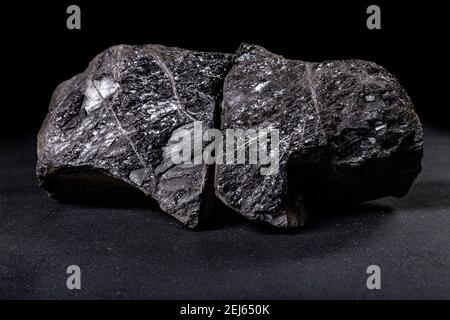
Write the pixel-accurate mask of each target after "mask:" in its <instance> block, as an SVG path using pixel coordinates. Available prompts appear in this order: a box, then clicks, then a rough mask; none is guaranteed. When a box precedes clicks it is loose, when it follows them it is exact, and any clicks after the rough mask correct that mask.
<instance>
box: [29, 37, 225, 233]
mask: <svg viewBox="0 0 450 320" xmlns="http://www.w3.org/2000/svg"><path fill="white" fill-rule="evenodd" d="M232 59H233V56H232V55H228V54H222V53H205V52H194V51H188V50H184V49H178V48H169V47H164V46H159V45H143V46H127V45H120V46H114V47H111V48H109V49H108V50H106V51H104V52H103V53H101V54H99V55H98V56H97V57H96V58H95V59H94V60H93V61H92V62H91V63H90V64H89V67H88V68H87V69H86V71H84V72H83V73H81V74H79V75H77V76H75V77H74V78H72V79H70V80H68V81H65V82H63V83H62V84H60V85H59V86H58V88H57V89H56V90H55V92H54V94H53V97H52V100H51V103H50V109H49V113H48V115H47V117H46V119H45V121H44V124H43V126H42V128H41V130H40V133H39V136H38V164H37V175H38V178H39V181H40V183H41V186H42V187H43V188H44V189H46V190H47V191H48V192H49V194H50V195H51V196H52V197H54V198H56V199H60V200H70V201H73V200H77V201H79V200H88V201H90V200H95V201H100V200H102V199H104V200H105V201H108V202H111V201H112V200H114V199H115V200H128V202H130V201H131V202H133V201H137V199H142V198H143V197H141V196H142V195H146V196H150V197H151V198H153V199H155V200H156V201H157V202H158V204H159V206H160V207H161V209H162V210H163V211H165V212H167V213H169V214H171V215H172V216H174V217H175V218H177V219H178V220H179V221H181V222H182V223H184V224H186V225H188V226H189V227H196V226H198V225H201V224H202V221H204V220H206V219H207V216H208V214H209V213H210V204H211V203H212V201H211V198H212V197H213V195H214V191H213V186H212V184H213V173H214V172H213V171H214V168H213V166H208V165H206V164H196V165H187V164H179V165H175V164H174V163H172V162H171V159H170V157H168V156H167V152H166V151H167V148H169V147H170V144H171V137H172V135H173V134H174V132H176V131H177V130H181V129H187V130H190V129H192V122H193V121H194V120H199V121H202V123H203V128H204V129H208V128H211V127H213V126H214V122H215V121H216V119H215V115H216V114H217V110H218V105H219V103H220V100H221V92H222V82H223V79H224V76H225V74H226V72H227V71H228V70H229V68H230V67H231V63H232Z"/></svg>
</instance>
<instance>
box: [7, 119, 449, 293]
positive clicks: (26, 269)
mask: <svg viewBox="0 0 450 320" xmlns="http://www.w3.org/2000/svg"><path fill="white" fill-rule="evenodd" d="M424 133H425V137H424V139H425V142H424V143H425V150H424V151H425V153H424V159H423V172H422V174H421V175H420V176H419V177H418V179H417V180H416V181H415V183H414V185H413V187H412V188H411V190H410V192H409V193H408V195H407V196H406V197H404V198H401V199H397V198H383V199H380V200H377V201H373V202H370V203H367V204H364V205H360V206H357V207H355V208H353V209H348V210H342V211H335V210H333V211H324V212H320V213H318V214H315V215H312V216H311V217H310V220H309V222H308V227H307V228H305V229H302V230H299V231H298V232H293V233H289V234H278V233H273V232H272V231H270V230H267V229H265V228H260V227H257V226H256V225H252V224H250V223H249V222H247V221H245V220H244V219H241V218H239V217H236V219H232V223H231V224H224V225H222V226H220V227H219V228H217V229H213V230H208V231H202V232H196V231H191V230H188V229H186V228H184V227H183V226H182V225H181V224H178V223H177V222H176V221H175V220H173V219H172V218H170V217H169V216H167V215H164V214H162V213H161V212H160V211H159V210H153V211H151V210H149V209H148V208H118V207H88V206H79V205H68V204H60V203H57V202H55V201H51V200H50V199H49V198H48V197H47V195H46V193H45V191H43V190H42V189H40V188H39V187H38V184H37V181H36V177H35V172H34V165H35V162H36V150H35V148H34V145H35V141H34V137H30V138H29V139H22V140H16V141H10V142H7V141H1V144H0V219H1V223H0V297H1V298H187V299H196V298H204V299H208V298H211V299H215V298H261V299H263V298H265V299H271V298H280V299H281V298H293V299H297V298H299V299H301V298H351V299H354V298H359V299H364V298H380V299H381V298H447V299H448V298H450V281H449V280H450V267H449V266H450V252H449V249H448V248H449V247H450V235H449V229H450V163H449V156H450V133H449V132H441V131H436V130H434V129H431V128H427V127H425V130H424ZM71 264H77V265H79V266H80V267H81V270H82V290H81V291H69V290H67V289H66V285H65V283H66V273H65V271H66V268H67V266H68V265H71ZM371 264H377V265H379V266H380V267H381V270H382V290H380V291H369V290H367V289H366V286H365V283H366V277H367V275H366V268H367V266H368V265H371Z"/></svg>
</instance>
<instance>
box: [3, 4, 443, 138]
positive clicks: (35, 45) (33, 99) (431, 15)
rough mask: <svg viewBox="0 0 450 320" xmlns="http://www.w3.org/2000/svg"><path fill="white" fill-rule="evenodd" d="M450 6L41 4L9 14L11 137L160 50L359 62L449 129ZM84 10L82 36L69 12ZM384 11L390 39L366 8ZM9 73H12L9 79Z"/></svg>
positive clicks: (7, 119) (6, 54) (6, 98)
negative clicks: (380, 70) (69, 82)
mask: <svg viewBox="0 0 450 320" xmlns="http://www.w3.org/2000/svg"><path fill="white" fill-rule="evenodd" d="M443 3H444V2H443V1H439V2H436V3H432V2H430V1H427V2H414V3H413V2H412V1H401V2H398V1H395V4H394V3H393V1H392V2H390V3H388V2H384V1H375V2H372V1H370V2H369V1H359V2H356V1H355V2H350V1H329V2H319V1H286V0H277V1H272V2H263V1H243V0H241V1H234V0H233V1H211V0H210V1H202V2H200V1H178V2H171V1H154V0H153V1H152V0H147V1H134V0H133V1H132V0H124V1H116V2H113V1H80V0H70V1H47V2H44V1H34V2H32V3H26V2H22V1H21V2H18V1H16V2H14V3H10V4H8V5H7V4H2V9H1V12H2V15H1V23H2V33H3V36H2V52H3V59H2V62H3V66H2V69H3V71H4V72H3V77H2V78H3V79H2V80H3V81H2V82H3V88H4V89H3V90H2V96H3V99H2V103H1V109H2V110H1V128H0V130H1V133H2V137H3V138H4V137H8V136H15V135H18V134H23V133H35V132H36V131H37V130H38V128H39V126H40V124H41V122H42V120H43V118H44V116H45V113H46V110H47V106H48V103H49V100H50V97H51V94H52V91H53V90H54V88H55V87H56V86H57V84H58V83H60V82H62V81H63V80H65V79H68V78H70V77H72V76H73V75H75V74H76V73H78V72H81V71H82V70H84V69H85V67H86V66H87V64H88V62H89V61H90V60H91V59H92V58H93V57H94V56H95V55H96V54H97V53H99V52H100V51H102V50H104V49H105V48H107V47H109V46H111V45H114V44H120V43H127V44H142V43H159V44H164V45H169V46H179V47H186V48H190V49H197V50H212V51H226V52H233V51H234V50H235V49H236V48H237V46H238V45H239V43H241V42H249V43H256V44H260V45H262V46H265V47H266V48H267V49H269V50H271V51H273V52H275V53H278V54H282V55H284V56H286V57H288V58H292V59H302V60H308V61H320V60H325V59H348V58H360V59H367V60H373V61H375V62H377V63H378V64H381V65H383V66H384V67H386V68H387V69H388V70H389V71H391V72H392V73H393V74H395V75H396V76H397V77H398V78H399V80H400V82H401V83H402V84H403V85H404V86H405V88H406V89H407V91H408V93H409V95H410V96H411V97H412V99H413V101H414V103H415V105H416V109H417V111H418V113H419V115H420V116H421V118H422V120H424V122H427V123H432V124H434V125H439V126H445V127H448V124H447V122H448V121H447V117H446V116H445V115H446V113H447V109H448V108H449V107H450V106H448V101H449V99H448V94H450V93H448V92H447V91H448V89H447V86H448V82H449V81H448V77H446V76H445V75H446V73H447V69H448V66H447V64H446V59H447V54H446V52H448V50H447V49H446V48H445V47H446V41H448V39H447V38H448V34H447V31H446V30H445V29H444V27H445V25H446V12H445V9H444V4H443ZM70 4H77V5H79V6H80V8H81V24H82V28H81V30H68V29H67V28H66V19H67V17H68V15H67V14H66V8H67V7H68V5H70ZM370 4H377V5H379V6H380V7H381V24H382V29H381V30H368V29H367V28H366V19H367V17H368V15H367V14H366V8H367V7H368V5H370ZM5 71H6V72H5Z"/></svg>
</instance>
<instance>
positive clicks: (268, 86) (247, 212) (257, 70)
mask: <svg viewBox="0 0 450 320" xmlns="http://www.w3.org/2000/svg"><path fill="white" fill-rule="evenodd" d="M223 95H224V99H223V103H222V105H223V110H222V125H221V127H222V129H229V128H240V129H244V130H246V129H250V128H264V127H269V126H271V127H272V128H278V129H279V132H280V145H279V150H280V151H279V152H280V163H279V171H278V172H277V173H276V174H273V175H265V176H263V175H261V174H260V171H259V166H258V165H250V164H245V165H226V164H224V165H218V166H216V176H215V185H216V194H217V196H218V197H219V198H220V199H222V201H223V202H224V203H225V204H227V205H228V206H229V207H231V208H233V209H234V210H236V211H238V212H239V213H241V214H242V215H244V216H246V217H247V218H249V219H251V220H258V221H263V222H265V223H268V224H271V225H274V226H277V227H295V226H300V225H302V224H304V222H305V218H306V215H305V205H307V204H313V205H314V204H323V203H328V204H329V203H339V204H351V203H355V202H359V201H366V200H371V199H375V198H379V197H383V196H389V195H393V196H402V195H404V194H405V193H406V192H407V190H408V189H409V187H410V186H411V184H412V182H413V180H414V179H415V177H416V176H417V174H418V173H419V172H420V170H421V166H420V163H421V158H422V129H421V125H420V122H419V120H418V117H417V115H416V114H415V112H414V108H413V105H412V103H411V100H410V99H409V97H408V96H407V94H406V92H405V91H404V89H403V88H402V87H401V86H400V84H399V83H398V81H397V80H396V79H395V78H394V77H393V76H392V75H391V74H390V73H388V72H387V71H386V70H384V69H383V68H382V67H380V66H378V65H376V64H375V63H373V62H368V61H361V60H348V61H329V62H324V63H308V62H303V61H292V60H287V59H284V58H283V57H281V56H277V55H275V54H272V53H270V52H268V51H267V50H265V49H264V48H261V47H258V46H254V45H245V44H244V45H242V46H241V47H240V48H239V49H238V51H237V53H236V61H235V64H234V65H233V67H232V69H231V70H230V72H229V73H228V75H227V77H226V79H225V83H224V93H223Z"/></svg>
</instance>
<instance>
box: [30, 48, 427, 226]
mask: <svg viewBox="0 0 450 320" xmlns="http://www.w3.org/2000/svg"><path fill="white" fill-rule="evenodd" d="M222 100H223V101H222ZM220 104H221V105H222V108H220ZM194 121H201V122H202V130H203V131H202V132H201V133H205V130H207V129H210V128H221V130H222V134H223V135H226V134H225V133H226V132H228V131H229V130H230V129H236V130H241V131H243V132H244V134H245V133H247V132H250V131H249V130H254V132H261V131H262V130H268V131H270V130H277V132H278V136H279V141H277V139H275V138H274V137H272V136H270V137H266V136H256V138H255V136H251V135H249V136H248V137H247V138H248V139H247V141H246V144H245V146H244V147H243V148H242V149H245V150H244V151H245V152H246V160H247V161H246V162H245V163H236V162H233V164H229V163H228V164H227V163H225V164H221V163H218V164H216V165H214V164H209V165H208V164H206V163H205V162H204V161H203V162H202V163H197V164H186V163H185V164H176V163H173V162H172V158H171V156H170V152H171V151H172V150H173V149H174V143H176V142H177V139H176V138H177V137H178V134H179V133H180V132H181V131H184V132H186V130H187V132H189V133H190V134H191V135H194V131H195V130H194ZM422 139H423V138H422V128H421V125H420V122H419V119H418V117H417V115H416V114H415V112H414V108H413V105H412V102H411V100H410V98H409V97H408V95H407V94H406V92H405V90H404V89H403V88H402V87H401V85H400V84H399V83H398V81H397V80H396V79H395V78H394V77H393V76H392V75H391V74H390V73H389V72H387V71H386V70H385V69H383V68H382V67H380V66H378V65H376V64H375V63H373V62H368V61H362V60H347V61H326V62H323V63H311V62H304V61H296V60H288V59H285V58H283V57H281V56H279V55H275V54H273V53H271V52H269V51H267V50H266V49H264V48H262V47H259V46H255V45H248V44H243V45H241V47H240V48H239V49H238V51H237V52H236V54H235V55H230V54H222V53H206V52H194V51H188V50H184V49H179V48H169V47H164V46H159V45H143V46H127V45H120V46H115V47H111V48H110V49H108V50H106V51H104V52H103V53H101V54H99V55H98V56H97V57H96V58H95V59H94V60H92V62H91V63H90V64H89V67H88V68H87V69H86V71H85V72H83V73H81V74H79V75H77V76H75V77H73V78H72V79H70V80H68V81H65V82H63V83H62V84H60V85H59V86H58V88H57V89H56V90H55V92H54V94H53V97H52V100H51V103H50V110H49V113H48V115H47V117H46V119H45V121H44V124H43V126H42V128H41V130H40V132H39V136H38V164H37V175H38V178H39V181H40V184H41V186H42V187H43V188H44V189H46V190H47V191H48V192H49V194H50V195H51V196H52V197H54V198H56V199H59V200H63V201H95V202H99V201H104V202H107V203H112V202H114V200H118V201H116V202H126V203H136V202H141V201H147V200H148V199H150V198H151V199H154V200H156V202H157V203H158V204H159V206H160V207H161V209H162V210H163V211H165V212H167V213H169V214H170V215H172V216H174V217H175V218H176V219H178V220H179V221H181V222H182V223H184V224H186V225H188V226H189V227H192V228H194V227H197V226H202V225H203V224H204V223H205V222H207V220H208V219H209V215H210V213H211V211H212V205H213V203H214V198H215V196H214V192H215V195H216V196H217V197H218V198H219V199H221V201H222V202H223V203H224V204H226V205H227V206H229V207H230V208H232V209H233V210H235V211H237V212H238V213H240V214H242V215H243V216H245V217H247V218H248V219H250V220H255V221H260V222H264V223H266V224H269V225H272V226H276V227H281V228H290V227H298V226H302V225H304V223H305V221H306V211H307V209H309V208H310V207H314V206H317V205H324V204H325V205H331V204H333V205H336V204H338V205H348V204H353V203H357V202H361V201H367V200H372V199H376V198H380V197H384V196H390V195H392V196H398V197H399V196H403V195H404V194H405V193H406V192H407V191H408V189H409V188H410V186H411V184H412V182H413V181H414V179H415V178H416V176H417V174H418V173H419V172H420V170H421V158H422V143H423V142H422ZM263 140H264V141H265V142H268V146H269V147H268V148H269V150H266V151H272V152H274V151H276V153H272V155H276V160H277V161H276V162H277V166H276V170H273V171H270V170H267V169H268V164H267V163H263V162H261V158H258V161H259V162H258V163H256V164H253V163H251V162H250V161H248V160H249V152H250V148H251V146H252V143H253V142H255V141H257V142H261V141H263ZM226 143H227V144H228V143H229V141H228V140H227V141H226ZM201 146H202V147H205V143H204V142H202V143H201ZM222 147H224V149H225V150H224V153H225V157H230V158H233V157H237V156H238V152H240V151H242V150H240V151H239V150H236V148H235V149H231V151H230V150H228V149H226V145H225V146H222ZM258 147H259V146H258ZM258 151H259V152H260V153H258V156H260V155H261V150H258ZM192 152H194V149H193V150H192ZM216 155H219V154H216ZM191 156H192V157H194V155H191ZM272 169H273V168H272ZM263 170H266V174H263V173H262V172H263ZM267 171H270V174H267ZM143 199H145V200H143Z"/></svg>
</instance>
